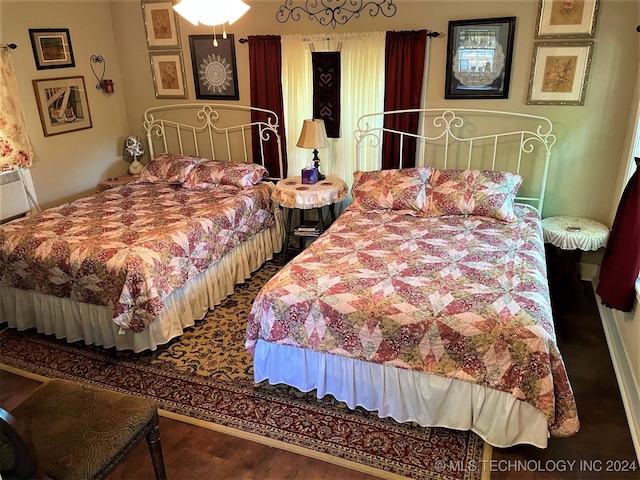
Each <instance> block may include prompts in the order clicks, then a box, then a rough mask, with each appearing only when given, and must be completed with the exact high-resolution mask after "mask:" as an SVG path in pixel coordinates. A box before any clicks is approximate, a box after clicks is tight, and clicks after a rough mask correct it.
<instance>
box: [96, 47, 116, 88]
mask: <svg viewBox="0 0 640 480" xmlns="http://www.w3.org/2000/svg"><path fill="white" fill-rule="evenodd" d="M95 63H100V64H102V73H101V74H100V76H98V74H97V73H96V71H95V69H94V68H93V65H94V64H95ZM106 68H107V61H106V60H105V59H104V57H103V56H102V55H91V71H92V72H93V75H94V76H95V77H96V80H98V84H97V85H96V89H98V90H102V91H103V92H104V93H113V80H109V79H104V71H105V69H106Z"/></svg>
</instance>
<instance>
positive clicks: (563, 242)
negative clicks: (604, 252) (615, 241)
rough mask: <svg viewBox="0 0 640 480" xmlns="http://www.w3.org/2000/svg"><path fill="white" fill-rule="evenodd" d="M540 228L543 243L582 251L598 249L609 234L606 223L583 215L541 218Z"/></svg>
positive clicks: (563, 248)
mask: <svg viewBox="0 0 640 480" xmlns="http://www.w3.org/2000/svg"><path fill="white" fill-rule="evenodd" d="M542 230H543V233H544V241H545V243H551V244H553V245H555V246H556V247H558V248H561V249H562V250H580V251H583V252H586V251H589V250H597V249H599V248H600V247H602V246H603V245H604V244H605V242H606V241H607V237H608V236H609V229H608V228H607V227H606V225H603V224H602V223H600V222H596V221H595V220H591V219H589V218H583V217H568V216H560V217H548V218H545V219H543V220H542Z"/></svg>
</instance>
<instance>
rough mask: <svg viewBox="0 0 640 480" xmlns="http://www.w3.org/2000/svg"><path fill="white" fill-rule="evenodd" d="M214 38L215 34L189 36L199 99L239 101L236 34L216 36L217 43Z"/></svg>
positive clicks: (194, 78) (194, 79) (194, 80)
mask: <svg viewBox="0 0 640 480" xmlns="http://www.w3.org/2000/svg"><path fill="white" fill-rule="evenodd" d="M213 40H214V39H213V35H189V46H190V47H191V65H192V67H193V82H194V84H195V87H196V98H199V99H206V100H239V99H240V93H239V91H238V72H237V67H236V49H235V44H234V40H233V34H227V38H226V39H225V38H222V37H217V38H216V40H217V44H218V46H214V41H213Z"/></svg>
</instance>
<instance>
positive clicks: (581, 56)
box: [527, 41, 593, 105]
mask: <svg viewBox="0 0 640 480" xmlns="http://www.w3.org/2000/svg"><path fill="white" fill-rule="evenodd" d="M592 51H593V42H589V41H585V42H575V41H574V42H538V43H536V44H535V46H534V51H533V58H532V59H531V75H530V77H529V95H528V97H527V104H529V105H584V98H585V92H586V90H587V81H588V80H589V70H590V69H591V55H592Z"/></svg>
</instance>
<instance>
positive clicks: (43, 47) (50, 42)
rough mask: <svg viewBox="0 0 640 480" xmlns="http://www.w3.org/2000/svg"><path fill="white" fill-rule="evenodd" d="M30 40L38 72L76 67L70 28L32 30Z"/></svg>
mask: <svg viewBox="0 0 640 480" xmlns="http://www.w3.org/2000/svg"><path fill="white" fill-rule="evenodd" d="M29 38H30V39H31V48H33V58H34V60H35V62H36V68H37V69H38V70H45V69H47V68H66V67H75V66H76V63H75V60H74V59H73V50H72V48H71V37H70V36H69V29H68V28H30V29H29Z"/></svg>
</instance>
